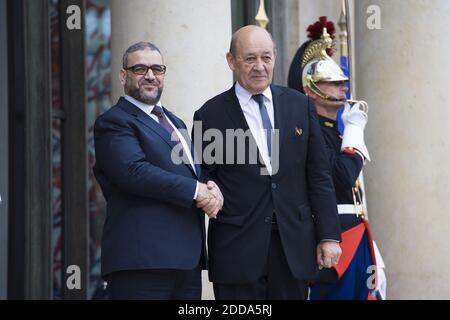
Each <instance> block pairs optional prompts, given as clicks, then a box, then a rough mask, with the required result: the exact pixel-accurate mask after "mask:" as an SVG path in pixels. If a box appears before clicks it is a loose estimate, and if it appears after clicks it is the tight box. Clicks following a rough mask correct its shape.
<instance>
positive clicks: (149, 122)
mask: <svg viewBox="0 0 450 320" xmlns="http://www.w3.org/2000/svg"><path fill="white" fill-rule="evenodd" d="M120 102H121V104H120V108H121V109H122V110H124V111H125V112H127V113H129V114H131V115H133V116H135V117H136V118H137V120H138V121H139V122H141V123H142V124H144V125H145V126H146V127H148V128H149V129H151V130H153V131H154V132H155V133H156V134H157V135H158V136H160V137H161V139H162V140H163V141H165V142H166V143H167V145H168V146H169V147H170V149H172V148H174V147H175V146H176V145H177V143H176V142H175V141H172V140H171V137H170V134H169V133H168V132H167V131H166V129H164V128H163V127H162V126H161V125H160V124H159V123H157V122H156V121H155V120H153V119H152V118H151V117H150V116H149V115H148V114H146V113H145V112H144V111H142V110H141V109H139V108H138V107H136V106H135V105H134V104H132V103H131V102H129V101H128V100H127V99H125V98H123V97H121V98H120ZM164 112H165V113H166V115H167V116H168V117H169V118H170V120H171V121H172V123H173V124H174V125H175V127H177V129H180V128H182V129H183V127H182V126H181V124H180V123H179V121H178V119H177V118H176V117H174V116H173V115H172V114H171V113H170V112H168V111H167V110H166V109H164ZM181 133H183V131H181ZM183 137H184V138H185V140H186V137H185V136H184V135H183ZM186 142H187V143H188V144H190V142H191V140H190V139H189V138H188V139H187V140H186ZM185 165H186V166H187V167H188V168H189V169H190V170H191V171H192V172H193V173H194V174H195V175H197V173H196V172H194V170H193V168H192V166H191V165H190V164H185ZM197 172H198V171H197Z"/></svg>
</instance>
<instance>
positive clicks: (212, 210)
mask: <svg viewBox="0 0 450 320" xmlns="http://www.w3.org/2000/svg"><path fill="white" fill-rule="evenodd" d="M223 200H224V199H223V195H222V192H220V189H219V187H218V186H217V184H216V183H215V182H214V181H208V183H207V184H204V183H200V184H199V188H198V194H197V199H196V201H197V208H200V209H202V210H203V211H204V212H205V213H206V214H207V215H208V217H209V218H210V219H215V218H216V217H217V213H218V212H219V211H220V209H222V206H223Z"/></svg>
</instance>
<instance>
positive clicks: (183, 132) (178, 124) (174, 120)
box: [163, 107, 201, 176]
mask: <svg viewBox="0 0 450 320" xmlns="http://www.w3.org/2000/svg"><path fill="white" fill-rule="evenodd" d="M163 109H164V113H165V114H166V115H167V117H168V118H169V119H170V121H172V123H173V124H174V126H175V127H176V128H177V129H178V131H179V132H180V134H181V135H182V136H183V138H184V141H186V143H187V145H188V146H189V148H190V149H189V152H190V153H191V156H192V160H193V161H194V166H195V171H196V172H194V170H193V168H192V166H191V165H190V164H186V165H187V166H188V167H189V169H190V170H191V171H192V172H194V173H195V175H196V176H200V170H201V169H200V165H199V164H198V161H196V158H195V152H194V144H193V143H192V141H191V137H189V134H188V132H187V128H186V127H185V126H184V125H183V123H182V122H181V121H180V120H179V119H178V118H177V117H175V115H174V114H173V113H172V112H170V111H169V110H167V109H166V108H164V107H163Z"/></svg>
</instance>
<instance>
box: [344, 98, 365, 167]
mask: <svg viewBox="0 0 450 320" xmlns="http://www.w3.org/2000/svg"><path fill="white" fill-rule="evenodd" d="M368 119H369V117H368V115H367V113H365V112H364V111H362V110H360V103H359V102H357V103H355V104H354V105H353V107H350V105H349V104H348V103H346V104H345V108H344V112H342V122H343V123H344V126H345V127H344V137H343V139H342V145H341V151H342V150H344V148H347V147H352V148H354V149H356V150H358V151H359V152H361V153H362V154H363V156H364V157H365V158H366V159H367V160H369V161H370V156H369V151H368V150H367V147H366V144H365V142H364V128H365V127H366V124H367V121H368Z"/></svg>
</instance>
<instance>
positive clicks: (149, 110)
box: [125, 95, 198, 199]
mask: <svg viewBox="0 0 450 320" xmlns="http://www.w3.org/2000/svg"><path fill="white" fill-rule="evenodd" d="M125 99H127V100H128V101H129V102H131V103H132V104H134V105H135V106H136V107H138V108H139V109H141V110H142V111H144V112H145V113H146V114H148V115H149V116H150V117H151V118H152V119H153V120H155V121H156V122H157V123H159V120H158V117H157V116H156V114H153V113H152V111H153V108H154V107H155V106H154V105H148V104H145V103H143V102H141V101H139V100H136V99H135V98H133V97H131V96H128V95H125ZM156 105H157V106H159V107H162V106H161V101H158V103H156ZM163 112H164V109H163ZM164 114H165V113H164ZM166 118H167V121H168V122H169V124H170V125H171V126H172V128H173V129H174V130H175V132H176V133H177V135H178V138H179V139H180V142H181V145H182V146H183V150H184V154H186V155H187V157H188V159H189V163H190V165H191V167H192V169H194V172H197V171H196V170H195V165H194V160H193V159H192V154H191V148H190V147H189V145H188V144H187V142H186V140H185V139H184V136H183V135H182V134H181V133H180V131H178V129H177V127H175V126H174V124H173V123H172V121H171V120H170V118H169V117H168V116H167V115H166ZM197 193H198V181H197V186H196V188H195V194H194V199H197Z"/></svg>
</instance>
